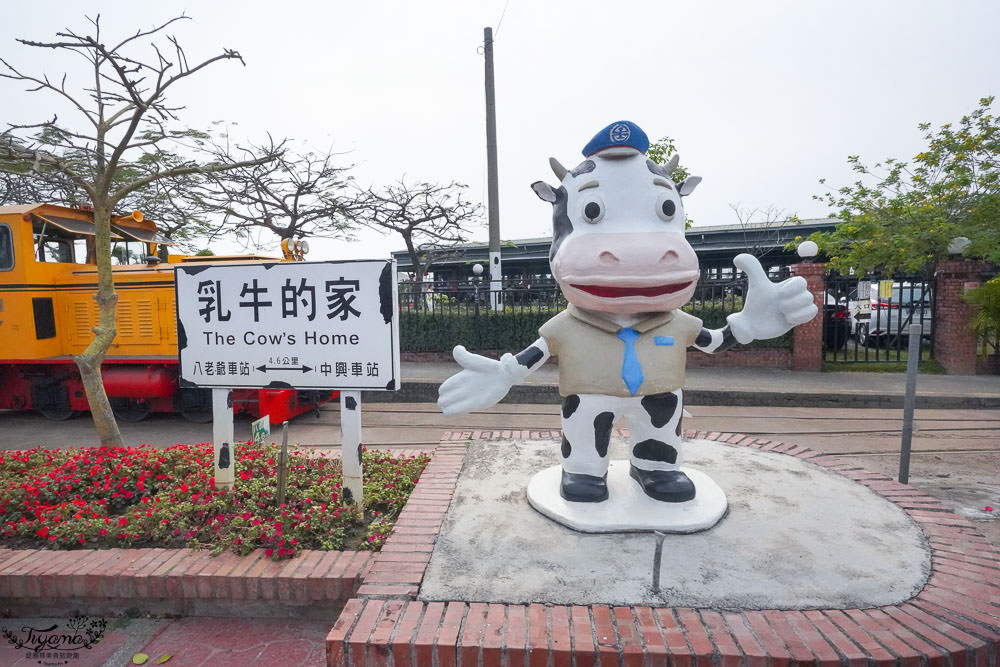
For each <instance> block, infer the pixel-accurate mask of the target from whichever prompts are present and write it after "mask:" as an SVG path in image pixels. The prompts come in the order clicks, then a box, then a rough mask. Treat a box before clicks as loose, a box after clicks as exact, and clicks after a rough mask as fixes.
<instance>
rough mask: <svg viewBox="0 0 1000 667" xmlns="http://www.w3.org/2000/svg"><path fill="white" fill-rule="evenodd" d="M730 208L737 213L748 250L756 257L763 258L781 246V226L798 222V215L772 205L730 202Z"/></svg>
mask: <svg viewBox="0 0 1000 667" xmlns="http://www.w3.org/2000/svg"><path fill="white" fill-rule="evenodd" d="M729 208H730V209H732V211H733V213H735V214H736V219H737V220H738V221H739V224H740V227H742V229H743V243H744V246H745V247H746V252H748V253H750V254H751V255H753V256H754V257H757V258H763V257H766V256H767V255H768V254H770V253H772V252H774V250H775V249H776V248H778V247H779V242H780V240H781V228H782V227H784V226H785V225H789V224H797V223H798V221H799V218H798V216H796V215H787V214H786V213H785V211H784V209H779V208H778V207H777V206H774V205H771V206H766V207H764V208H759V207H758V208H749V207H747V206H743V205H742V204H740V203H738V202H737V203H736V204H730V205H729Z"/></svg>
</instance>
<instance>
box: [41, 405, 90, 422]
mask: <svg viewBox="0 0 1000 667" xmlns="http://www.w3.org/2000/svg"><path fill="white" fill-rule="evenodd" d="M35 409H36V410H37V411H38V413H39V414H41V415H42V416H43V417H45V418H46V419H48V420H50V421H54V422H64V421H66V420H67V419H72V418H73V417H76V416H77V415H78V414H80V412H79V411H78V410H71V409H70V407H69V406H65V407H64V406H62V405H53V406H49V407H45V408H35Z"/></svg>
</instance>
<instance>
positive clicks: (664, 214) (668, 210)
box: [656, 194, 677, 222]
mask: <svg viewBox="0 0 1000 667" xmlns="http://www.w3.org/2000/svg"><path fill="white" fill-rule="evenodd" d="M675 213H677V204H676V203H675V202H674V200H673V199H671V197H670V195H669V194H664V195H661V196H660V198H659V199H657V200H656V215H658V216H660V220H664V221H666V222H670V221H672V220H673V219H674V214H675Z"/></svg>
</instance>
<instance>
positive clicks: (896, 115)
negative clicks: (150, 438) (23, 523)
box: [0, 0, 1000, 259]
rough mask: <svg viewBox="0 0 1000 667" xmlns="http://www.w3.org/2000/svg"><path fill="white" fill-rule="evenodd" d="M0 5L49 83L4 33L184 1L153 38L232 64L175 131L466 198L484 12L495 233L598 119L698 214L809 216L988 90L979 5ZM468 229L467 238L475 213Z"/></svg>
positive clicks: (513, 222) (52, 1) (543, 214)
mask: <svg viewBox="0 0 1000 667" xmlns="http://www.w3.org/2000/svg"><path fill="white" fill-rule="evenodd" d="M3 4H4V7H3V12H4V21H3V22H2V23H0V56H2V57H4V58H5V59H8V60H10V61H11V62H12V63H15V64H17V65H19V66H23V67H25V69H28V70H31V69H32V68H31V65H35V66H37V67H39V68H43V67H44V69H45V70H47V71H48V72H49V73H50V74H51V75H53V76H61V71H62V70H61V69H59V67H58V66H57V65H55V64H53V63H52V62H51V61H48V60H46V59H44V58H39V54H38V53H37V52H36V51H37V50H34V49H29V48H27V47H22V46H20V45H18V44H16V43H15V42H14V38H15V37H27V38H32V39H50V38H52V37H53V35H54V33H55V32H56V31H57V30H59V29H62V28H65V27H72V28H74V29H76V30H77V31H83V30H84V29H85V28H86V24H85V22H84V18H83V17H84V15H85V14H87V15H94V14H97V13H100V14H101V15H102V23H103V25H104V30H105V34H106V35H107V36H108V41H111V38H112V37H114V36H120V35H124V34H127V33H131V32H134V31H135V30H136V29H137V28H140V27H142V28H148V27H150V26H152V25H154V24H156V23H159V22H163V21H164V20H166V19H168V18H170V17H172V16H175V15H177V14H179V13H181V12H182V11H184V12H186V13H187V15H189V16H191V17H192V20H191V21H187V22H184V23H183V24H181V25H178V26H177V28H176V30H173V31H172V32H173V33H174V34H176V35H177V37H178V38H179V39H180V41H181V43H182V44H183V45H184V46H185V47H186V49H187V53H188V59H189V61H191V62H194V61H196V60H201V59H203V58H206V57H209V56H211V55H214V54H215V53H218V52H219V51H220V50H221V48H222V47H228V48H234V49H237V50H239V51H240V52H241V53H242V54H243V56H244V58H245V60H246V63H247V66H246V67H245V68H244V67H241V66H239V65H238V64H233V63H231V62H226V63H220V64H217V65H215V66H213V67H212V68H210V69H208V70H206V71H205V72H204V73H203V74H200V75H198V76H197V77H195V78H193V79H191V80H189V81H187V82H185V83H183V84H181V85H179V86H178V87H177V88H176V89H174V91H173V93H172V95H171V97H170V100H171V101H173V102H176V103H181V104H184V105H186V106H187V107H188V108H187V110H186V111H185V112H184V113H183V116H182V119H183V120H184V121H185V122H186V124H188V125H190V126H193V127H207V125H208V123H209V122H210V121H212V120H226V121H231V122H234V123H238V128H234V131H233V134H234V135H237V136H249V137H251V138H255V139H259V138H261V137H262V136H264V134H265V133H266V132H270V133H271V134H272V135H274V136H276V137H291V138H294V139H295V140H297V141H299V142H303V143H304V144H307V145H310V146H313V147H315V148H318V149H321V150H325V149H328V148H333V149H334V150H336V151H341V152H344V153H345V155H344V156H343V158H342V159H343V161H344V162H345V163H354V164H356V165H357V166H356V168H355V169H354V174H355V176H356V178H357V179H358V181H360V182H361V183H363V184H369V183H372V184H380V183H388V182H391V181H393V180H396V179H399V178H400V177H402V176H404V175H405V176H406V177H407V178H408V179H412V180H417V179H420V180H431V181H439V182H448V181H452V180H457V181H460V182H463V183H466V184H468V185H469V195H470V197H471V198H473V199H475V200H478V201H482V202H484V204H485V201H486V187H485V182H486V148H485V145H486V141H485V103H484V94H483V57H482V55H481V46H482V40H483V28H484V27H485V26H491V27H493V29H494V32H495V67H496V91H497V92H496V94H497V119H498V146H499V166H500V220H501V237H502V238H504V239H518V238H529V237H536V236H545V235H548V234H549V233H550V215H551V207H550V206H549V205H548V204H546V203H544V202H542V201H540V200H539V199H537V198H536V197H535V195H534V193H533V192H532V191H531V190H530V188H529V187H528V186H529V184H530V183H531V182H533V181H535V180H539V179H545V180H547V181H548V182H550V183H554V182H555V179H554V177H553V175H552V173H551V172H550V171H549V169H548V164H547V160H548V157H549V156H555V157H557V158H558V159H559V160H560V161H561V162H563V163H564V164H566V165H567V166H570V167H571V166H573V165H575V164H576V163H577V162H579V161H580V160H581V159H582V155H581V153H580V151H581V149H582V148H583V146H584V144H586V143H587V141H589V140H590V138H591V137H592V136H593V135H594V134H595V133H596V132H597V131H598V130H599V129H601V128H602V127H604V126H605V125H607V124H608V123H610V122H612V121H615V120H620V119H628V120H632V121H634V122H636V123H638V124H639V125H640V126H641V127H642V128H643V129H644V130H645V131H646V132H647V134H648V135H649V136H650V138H651V139H653V140H655V139H656V138H659V137H662V136H664V135H669V136H671V137H673V138H674V139H675V141H676V144H677V147H678V150H679V153H680V156H681V161H682V163H683V164H685V165H686V166H687V167H688V168H689V169H691V170H692V172H693V173H695V174H698V175H700V176H702V177H703V178H704V181H703V182H702V184H701V185H700V186H699V187H698V189H697V191H696V192H695V193H694V194H692V195H691V196H690V197H688V198H687V199H686V200H685V201H686V207H687V213H688V216H689V217H690V218H692V219H694V221H695V223H696V225H718V224H733V223H736V222H737V219H736V216H735V215H734V213H733V212H732V210H731V209H730V205H734V204H735V205H740V206H742V207H745V208H748V209H753V208H759V209H766V208H768V207H773V208H775V209H777V210H780V211H783V212H785V213H786V214H792V213H797V214H798V215H799V216H800V217H803V218H807V217H824V216H826V215H828V214H829V212H830V211H829V209H827V208H826V207H825V206H824V205H823V204H821V203H820V202H816V201H813V200H812V196H813V195H815V194H818V193H820V192H822V186H820V185H819V184H818V182H817V181H818V179H820V178H823V177H825V178H827V179H828V182H829V183H831V184H834V185H840V184H844V183H847V182H849V181H851V180H853V179H852V174H851V172H850V171H849V169H848V167H847V156H848V155H852V154H857V155H861V156H862V157H863V158H865V159H867V160H869V161H875V160H878V159H882V158H885V157H890V156H891V157H900V158H909V157H911V156H912V155H914V154H915V153H917V152H919V150H920V148H921V146H922V137H921V133H920V131H919V130H918V129H917V124H918V123H920V122H925V121H926V122H930V123H932V124H933V125H935V126H937V125H939V124H941V123H945V122H952V121H953V122H957V121H958V120H959V119H960V117H961V116H962V115H963V114H965V113H968V112H970V111H972V110H973V109H974V108H975V106H976V104H977V101H978V100H979V98H981V97H984V96H989V95H993V94H996V93H997V92H998V88H1000V85H998V83H1000V81H998V79H1000V67H998V64H1000V39H998V38H997V26H1000V3H997V2H996V1H995V0H989V1H987V0H982V1H974V0H966V1H961V0H959V1H956V2H950V3H942V2H934V3H931V2H925V1H918V0H896V1H892V2H889V1H877V0H867V1H855V0H851V1H840V2H832V1H828V2H822V3H821V2H807V1H802V0H794V1H787V2H777V1H770V0H759V1H758V2H740V1H735V0H734V1H728V2H693V1H690V0H689V1H687V2H674V1H672V0H671V1H666V0H663V1H660V2H637V1H628V0H619V1H618V2H596V1H590V0H558V1H549V0H533V1H531V2H529V1H528V0H509V2H508V1H507V0H493V1H489V2H469V0H456V1H451V0H447V1H445V0H441V1H438V0H424V1H422V2H412V1H410V2H404V1H382V2H378V1H375V0H369V1H368V2H341V1H337V0H326V1H323V2H320V1H315V2H305V1H299V0H285V1H284V2H274V0H269V1H267V2H263V1H258V0H241V1H239V2H228V1H222V0H214V1H212V2H201V3H190V4H189V3H183V2H173V1H172V0H160V1H159V2H157V3H144V2H136V1H135V0H130V1H129V2H111V1H108V2H92V1H89V0H44V1H42V2H11V1H9V0H8V2H4V3H3ZM505 8H506V10H505ZM501 17H502V20H501ZM0 99H3V100H4V107H3V108H4V111H3V115H4V116H6V117H5V118H0V120H2V121H8V120H10V119H11V118H18V119H24V118H28V117H31V115H30V114H31V113H33V112H35V111H37V116H34V117H35V118H38V119H41V118H43V117H47V116H49V115H51V111H50V110H48V109H46V108H45V107H44V106H42V107H39V106H37V105H39V104H41V103H42V102H41V98H40V97H38V96H35V97H31V98H25V97H23V96H20V95H18V94H16V90H15V89H13V88H12V86H11V84H10V83H9V82H0ZM25 99H31V100H32V103H31V106H28V105H27V103H26V102H25ZM25 114H27V115H25ZM474 238H475V239H477V240H483V241H485V240H486V238H487V231H486V228H485V226H484V227H483V228H482V229H480V230H477V231H476V232H475V234H474ZM314 247H315V248H316V250H315V251H314V252H313V253H312V254H311V255H310V259H336V258H358V257H371V258H380V257H385V256H386V255H387V253H388V252H389V251H390V250H397V249H401V248H402V247H403V246H402V243H401V242H400V241H399V240H398V239H397V238H392V237H387V238H382V237H379V236H377V235H374V234H366V235H364V236H363V240H362V241H361V242H359V243H354V244H346V243H322V244H314Z"/></svg>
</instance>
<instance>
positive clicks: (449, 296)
mask: <svg viewBox="0 0 1000 667" xmlns="http://www.w3.org/2000/svg"><path fill="white" fill-rule="evenodd" d="M785 277H787V275H780V276H772V278H774V279H776V280H780V279H783V278H785ZM746 284H747V283H746V278H745V277H742V276H741V277H739V278H729V279H707V280H705V279H703V280H701V281H700V282H699V283H698V286H697V288H696V290H695V293H694V296H693V297H692V298H691V300H690V302H689V303H688V307H686V308H685V310H688V311H690V312H691V313H692V314H694V315H696V316H698V317H702V314H704V315H705V317H702V319H706V318H708V319H712V318H713V317H714V316H716V315H717V314H718V313H725V314H729V313H735V312H737V311H739V310H740V309H741V308H742V307H743V295H744V293H745V291H746ZM494 304H498V305H499V306H502V310H504V311H506V312H515V313H520V312H532V313H536V312H552V314H555V313H558V312H559V311H561V310H563V309H564V308H566V299H565V298H564V297H563V295H562V292H560V290H559V285H558V284H556V282H555V281H554V280H548V281H539V282H535V283H524V282H519V281H510V282H505V283H504V284H503V286H502V287H501V289H499V290H491V289H490V283H489V281H487V280H482V281H477V282H474V281H469V282H464V283H456V282H434V281H424V282H421V283H417V282H400V283H399V309H400V312H402V313H434V314H440V315H471V316H476V315H480V314H483V313H484V312H485V311H488V310H499V309H501V308H493V306H494Z"/></svg>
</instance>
